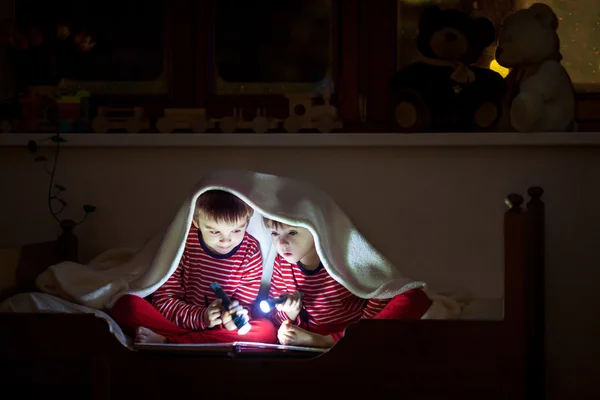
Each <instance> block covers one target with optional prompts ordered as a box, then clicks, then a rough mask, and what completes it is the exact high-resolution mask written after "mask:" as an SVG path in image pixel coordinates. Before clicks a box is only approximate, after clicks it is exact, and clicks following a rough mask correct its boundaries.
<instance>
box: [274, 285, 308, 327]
mask: <svg viewBox="0 0 600 400" xmlns="http://www.w3.org/2000/svg"><path fill="white" fill-rule="evenodd" d="M275 307H276V308H277V310H278V311H283V312H284V313H286V315H287V316H288V318H289V319H290V320H291V321H295V320H296V318H298V314H300V310H301V309H302V294H301V293H300V292H299V291H297V290H296V291H295V292H294V293H292V294H291V295H289V296H288V298H287V299H286V300H285V301H284V302H283V303H280V304H277V305H276V306H275Z"/></svg>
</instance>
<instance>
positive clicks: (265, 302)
mask: <svg viewBox="0 0 600 400" xmlns="http://www.w3.org/2000/svg"><path fill="white" fill-rule="evenodd" d="M271 308H272V307H271V304H269V301H268V300H263V301H261V302H260V310H261V311H262V312H264V313H268V312H269V311H271Z"/></svg>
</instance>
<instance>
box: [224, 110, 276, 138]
mask: <svg viewBox="0 0 600 400" xmlns="http://www.w3.org/2000/svg"><path fill="white" fill-rule="evenodd" d="M280 122H281V121H280V120H278V119H276V118H267V113H266V110H265V109H263V110H262V112H261V110H260V109H259V108H258V109H256V117H254V119H253V120H252V121H249V120H246V119H244V116H243V115H242V113H241V112H238V109H237V108H234V109H233V115H232V116H227V117H224V118H222V119H221V120H220V121H219V129H220V130H221V132H223V133H233V132H235V131H236V130H237V129H252V130H253V131H254V132H256V133H265V132H267V131H268V130H269V129H276V128H277V126H278V125H279V123H280Z"/></svg>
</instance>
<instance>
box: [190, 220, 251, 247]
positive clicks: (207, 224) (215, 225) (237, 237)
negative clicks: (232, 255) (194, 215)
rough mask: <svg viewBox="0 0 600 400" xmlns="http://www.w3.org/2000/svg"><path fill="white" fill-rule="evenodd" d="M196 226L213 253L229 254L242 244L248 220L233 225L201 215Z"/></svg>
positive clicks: (195, 222)
mask: <svg viewBox="0 0 600 400" xmlns="http://www.w3.org/2000/svg"><path fill="white" fill-rule="evenodd" d="M194 224H195V225H196V226H197V227H198V229H200V233H201V234H202V240H204V244H206V246H207V247H208V248H209V249H210V250H211V251H213V252H215V253H217V254H227V253H229V252H230V251H231V250H233V248H234V247H236V246H237V245H239V244H240V243H242V240H243V239H244V234H245V233H246V228H247V227H248V219H243V220H240V221H238V222H237V223H235V224H232V223H228V222H223V221H221V222H217V221H214V220H212V219H208V218H206V217H205V216H203V215H200V216H199V217H198V221H194Z"/></svg>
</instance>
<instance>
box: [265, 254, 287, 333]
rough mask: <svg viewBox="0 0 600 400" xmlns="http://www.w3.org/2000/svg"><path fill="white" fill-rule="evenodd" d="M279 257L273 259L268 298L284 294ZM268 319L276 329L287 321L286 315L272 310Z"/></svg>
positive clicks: (283, 281)
mask: <svg viewBox="0 0 600 400" xmlns="http://www.w3.org/2000/svg"><path fill="white" fill-rule="evenodd" d="M278 260H279V257H275V264H274V265H273V274H272V275H271V285H270V287H269V298H270V299H275V298H277V297H279V296H281V295H282V294H284V293H286V289H285V280H284V279H283V274H282V272H281V265H279V262H278ZM269 319H270V320H271V321H272V322H273V324H274V325H275V327H276V328H278V327H279V326H281V324H282V323H283V321H287V320H288V319H289V318H288V316H287V314H286V313H285V312H283V311H279V310H277V308H274V309H273V310H272V311H271V315H270V316H269Z"/></svg>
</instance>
